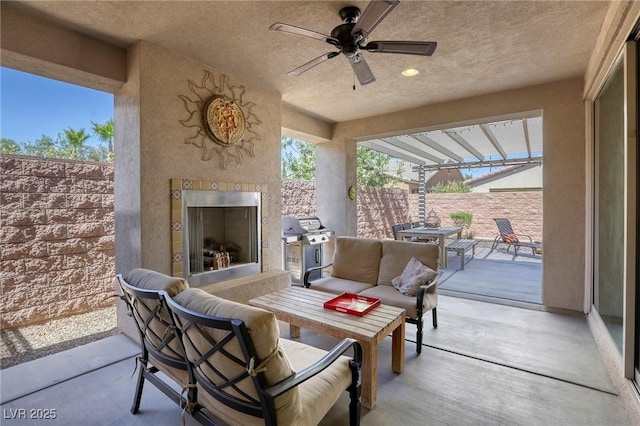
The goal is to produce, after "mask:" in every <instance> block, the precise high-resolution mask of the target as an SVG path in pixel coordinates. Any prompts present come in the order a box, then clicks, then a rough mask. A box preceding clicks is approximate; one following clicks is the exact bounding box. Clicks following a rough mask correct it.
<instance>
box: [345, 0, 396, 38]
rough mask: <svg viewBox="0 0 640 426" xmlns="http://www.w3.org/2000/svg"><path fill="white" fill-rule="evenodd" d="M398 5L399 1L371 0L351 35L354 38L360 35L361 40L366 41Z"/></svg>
mask: <svg viewBox="0 0 640 426" xmlns="http://www.w3.org/2000/svg"><path fill="white" fill-rule="evenodd" d="M399 3H400V1H399V0H384V1H377V0H372V1H371V2H370V3H369V4H368V5H367V8H366V9H365V10H364V12H362V15H360V17H359V18H358V21H357V22H356V25H355V26H354V27H353V29H352V30H351V35H353V36H354V37H355V36H357V35H360V36H361V39H362V40H364V39H366V38H367V37H369V34H371V32H372V31H373V30H374V29H375V28H376V27H377V26H378V24H380V22H382V21H383V20H384V18H386V17H387V15H388V14H389V13H391V11H392V10H393V9H395V8H396V6H398V4H399Z"/></svg>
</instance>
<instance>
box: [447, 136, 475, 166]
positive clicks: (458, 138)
mask: <svg viewBox="0 0 640 426" xmlns="http://www.w3.org/2000/svg"><path fill="white" fill-rule="evenodd" d="M444 134H445V135H447V136H449V138H451V139H452V140H453V141H454V142H456V143H457V144H458V145H460V146H461V147H462V148H464V149H466V150H467V151H468V152H469V153H470V154H471V155H473V156H474V157H476V158H477V159H478V160H479V161H482V160H483V158H484V156H483V155H482V153H481V152H480V151H478V150H477V149H475V148H474V147H473V146H471V144H470V143H469V142H467V140H466V139H465V138H463V137H462V136H460V135H459V134H457V133H456V132H452V131H445V132H444Z"/></svg>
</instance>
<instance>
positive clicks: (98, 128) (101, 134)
mask: <svg viewBox="0 0 640 426" xmlns="http://www.w3.org/2000/svg"><path fill="white" fill-rule="evenodd" d="M91 126H92V127H91V129H92V130H93V133H94V134H95V135H96V136H98V139H100V141H102V142H106V143H107V146H108V147H107V149H108V152H109V162H111V163H112V162H113V120H107V121H105V122H104V123H102V124H99V123H95V122H93V121H92V122H91Z"/></svg>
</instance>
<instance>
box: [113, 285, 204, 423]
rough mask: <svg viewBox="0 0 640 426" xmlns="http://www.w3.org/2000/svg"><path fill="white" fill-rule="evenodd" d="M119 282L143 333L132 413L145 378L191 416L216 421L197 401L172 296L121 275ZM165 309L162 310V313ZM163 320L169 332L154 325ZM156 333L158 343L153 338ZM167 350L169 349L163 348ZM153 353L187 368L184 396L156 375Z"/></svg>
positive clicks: (166, 361)
mask: <svg viewBox="0 0 640 426" xmlns="http://www.w3.org/2000/svg"><path fill="white" fill-rule="evenodd" d="M117 278H118V284H119V285H120V290H121V293H122V294H121V295H120V298H121V299H122V300H123V301H124V302H125V303H126V305H127V308H128V309H129V315H130V316H132V317H133V319H134V321H135V323H136V326H137V328H138V332H139V334H140V346H141V353H140V356H139V362H140V370H139V372H138V379H137V384H136V391H135V394H134V396H133V404H132V405H131V413H132V414H137V413H138V411H139V409H140V400H141V398H142V390H143V388H144V382H145V380H148V381H149V382H151V383H152V384H153V385H154V386H155V387H157V388H158V389H159V390H160V391H162V393H164V394H165V395H167V396H168V397H169V398H170V399H171V400H173V401H175V402H177V403H178V405H179V406H180V408H183V409H185V411H186V412H188V413H189V414H190V415H191V416H192V417H194V418H195V419H196V420H198V421H199V422H200V423H204V424H212V425H213V424H216V423H215V422H214V421H213V420H212V419H211V418H210V417H209V416H208V415H207V414H206V413H204V412H203V411H201V407H200V406H199V405H198V404H196V403H195V401H197V392H196V387H195V382H194V379H193V376H192V375H191V374H190V371H189V368H188V364H187V361H186V357H185V356H184V352H183V350H184V347H183V345H182V342H181V338H180V334H179V332H178V328H177V327H176V325H175V322H174V317H173V315H172V314H171V311H170V309H169V307H168V305H167V302H166V301H167V299H168V298H169V296H168V295H167V293H166V292H165V291H162V290H146V289H141V288H137V287H134V286H132V285H130V284H129V283H127V282H126V281H125V280H124V279H123V277H122V275H120V274H119V275H118V276H117ZM161 313H162V314H161ZM154 319H155V320H157V321H160V323H161V324H162V325H164V326H166V327H167V328H166V330H170V332H167V333H163V334H164V335H162V336H160V335H158V333H156V332H155V331H154V330H153V329H152V328H151V327H150V325H151V322H152V321H153V320H154ZM151 336H154V337H155V338H157V339H158V341H159V343H155V344H154V342H153V340H151V339H150V337H151ZM174 339H175V341H176V343H177V347H179V348H180V352H177V351H175V350H174V349H173V348H171V346H169V345H170V343H171V342H172V341H174ZM163 350H166V351H167V352H168V353H167V352H163ZM150 354H151V355H152V356H153V357H154V358H156V359H157V360H158V362H162V363H164V364H166V365H167V366H169V367H173V368H176V369H179V370H184V371H185V372H186V373H187V374H188V377H189V382H188V384H187V386H186V388H185V389H186V395H187V396H186V397H185V396H183V392H182V389H181V391H180V392H178V391H177V390H176V389H175V388H174V387H172V386H171V385H170V384H169V383H167V382H166V381H164V380H163V379H162V378H161V377H160V376H158V375H156V373H158V372H159V371H160V370H158V368H157V366H154V365H149V355H150Z"/></svg>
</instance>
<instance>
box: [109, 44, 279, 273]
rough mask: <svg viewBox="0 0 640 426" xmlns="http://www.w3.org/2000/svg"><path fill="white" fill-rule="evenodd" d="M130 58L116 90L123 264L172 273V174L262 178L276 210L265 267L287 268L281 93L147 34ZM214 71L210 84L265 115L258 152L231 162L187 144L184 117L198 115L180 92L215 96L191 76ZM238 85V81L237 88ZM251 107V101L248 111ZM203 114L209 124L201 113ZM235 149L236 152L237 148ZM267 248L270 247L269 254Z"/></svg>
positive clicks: (268, 227) (119, 262) (267, 202)
mask: <svg viewBox="0 0 640 426" xmlns="http://www.w3.org/2000/svg"><path fill="white" fill-rule="evenodd" d="M128 66H129V79H128V82H127V84H126V85H125V86H124V87H123V89H122V90H121V91H119V92H117V93H116V111H115V121H116V123H118V125H117V126H116V127H117V131H116V141H115V147H116V222H117V224H118V226H117V228H116V242H118V243H119V242H120V241H123V244H122V246H121V245H118V253H117V258H116V267H117V268H116V269H117V271H118V272H123V271H125V270H128V269H130V268H132V267H137V266H142V267H145V268H149V269H153V270H157V271H160V272H163V273H166V274H170V273H171V231H170V213H171V208H172V207H171V200H170V180H171V179H193V180H203V181H212V182H231V183H241V184H260V185H262V190H263V192H264V193H266V194H267V198H266V199H263V209H267V210H268V217H269V221H268V223H263V224H262V227H263V229H264V230H265V231H266V234H265V235H264V236H263V249H264V248H266V249H267V250H263V266H264V269H265V270H272V269H281V265H282V259H281V258H282V254H281V250H274V249H272V248H273V247H279V243H280V233H281V225H280V212H281V196H280V126H281V124H280V116H281V113H280V109H281V103H280V96H279V94H277V93H272V92H268V91H265V90H261V89H258V88H255V87H250V86H247V85H246V84H244V83H243V82H242V81H237V80H236V79H234V78H233V77H232V76H225V75H224V74H223V73H221V72H219V71H216V70H213V69H210V68H206V67H205V66H203V65H202V64H201V63H199V62H197V61H194V60H192V59H189V58H185V57H182V56H180V55H178V54H175V53H172V52H169V51H166V50H164V49H161V48H159V47H157V46H155V45H153V44H150V43H147V42H139V43H137V44H136V45H134V46H133V47H132V48H130V49H129V52H128ZM207 71H208V72H210V73H211V75H212V76H213V81H209V82H208V83H206V84H207V85H208V86H210V87H212V88H213V85H217V87H218V88H219V89H220V91H221V92H224V93H223V94H225V95H227V96H229V97H232V95H233V96H235V97H238V99H239V97H240V95H242V101H243V102H244V103H249V102H251V103H253V104H254V106H253V107H251V108H250V110H251V111H252V112H253V113H254V114H255V117H256V118H257V120H258V121H254V122H253V127H252V130H255V131H256V133H257V134H258V135H259V140H257V141H256V143H255V145H254V147H253V148H254V149H253V153H254V156H253V157H252V156H250V155H248V153H246V152H244V153H243V156H242V160H241V164H239V163H238V162H236V161H231V162H230V163H229V164H227V166H226V169H225V168H223V167H222V165H221V164H220V161H219V160H220V156H219V155H217V154H214V155H212V159H211V160H209V161H206V160H204V159H203V151H202V150H201V149H199V148H198V147H197V146H195V145H190V144H185V139H187V138H188V137H189V136H191V135H193V134H194V131H196V130H194V129H195V128H194V127H185V126H184V125H182V124H181V123H180V120H185V119H187V118H189V117H190V112H189V111H187V109H186V107H185V102H184V98H182V99H181V98H180V96H184V97H188V98H189V99H191V100H197V99H199V96H201V97H203V98H204V97H206V96H210V94H209V95H206V93H207V92H206V90H198V89H196V90H192V89H190V84H189V82H190V81H191V82H194V83H195V84H196V85H202V84H203V78H204V77H205V72H207ZM225 79H228V80H225ZM226 82H228V83H226ZM231 87H233V88H235V89H234V92H233V93H231V91H230V89H229V88H231ZM243 87H244V92H243ZM225 88H226V89H229V90H226V89H225ZM187 104H188V102H187ZM202 106H203V105H200V106H199V108H202ZM247 111H248V110H247V109H246V108H245V111H244V112H245V114H247ZM195 117H196V118H197V119H199V120H200V125H201V121H202V120H201V118H200V117H201V113H198V114H195ZM196 124H197V123H196ZM208 144H209V145H208V146H209V149H219V148H220V146H216V145H215V144H213V142H211V141H209V142H208ZM230 150H231V152H232V153H235V148H230ZM138 152H139V155H138ZM227 154H228V153H225V154H224V155H227ZM121 160H123V161H121ZM137 188H139V192H138V189H137ZM120 218H122V219H123V220H122V222H120ZM136 222H139V226H136V225H137V223H136ZM121 223H122V226H121V225H120V224H121ZM128 224H133V228H134V229H133V230H134V234H130V233H129V226H128ZM136 227H137V229H139V230H140V233H139V234H138V232H137V230H136ZM265 252H267V253H268V254H269V255H267V256H265ZM138 258H139V259H138ZM131 259H134V260H133V261H132V260H131Z"/></svg>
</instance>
